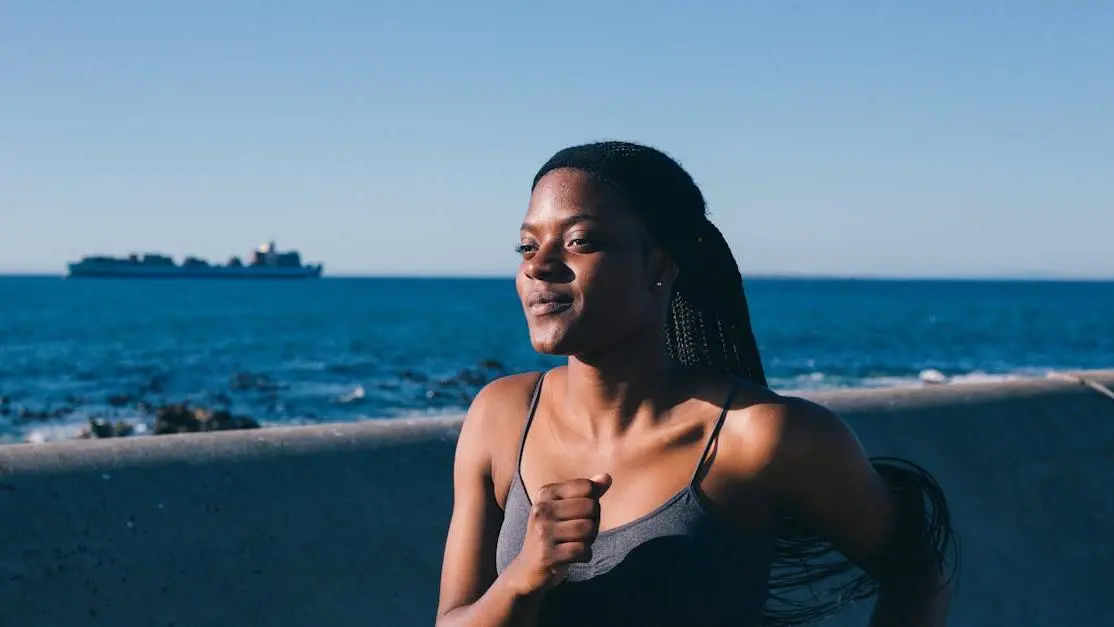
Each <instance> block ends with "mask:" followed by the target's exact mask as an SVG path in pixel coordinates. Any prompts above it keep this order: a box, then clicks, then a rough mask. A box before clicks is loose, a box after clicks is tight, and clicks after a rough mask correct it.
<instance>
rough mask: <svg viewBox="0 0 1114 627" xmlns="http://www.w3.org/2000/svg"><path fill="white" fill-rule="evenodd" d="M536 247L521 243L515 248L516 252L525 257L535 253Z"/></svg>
mask: <svg viewBox="0 0 1114 627" xmlns="http://www.w3.org/2000/svg"><path fill="white" fill-rule="evenodd" d="M534 248H535V246H534V245H533V244H527V243H525V242H524V243H521V244H519V245H517V246H515V247H514V252H516V253H518V254H520V255H525V254H526V253H529V252H533V251H534Z"/></svg>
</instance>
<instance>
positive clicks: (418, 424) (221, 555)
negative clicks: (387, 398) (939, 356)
mask: <svg viewBox="0 0 1114 627" xmlns="http://www.w3.org/2000/svg"><path fill="white" fill-rule="evenodd" d="M1088 376H1091V377H1092V378H1094V379H1095V380H1098V381H1101V382H1103V383H1106V384H1108V385H1114V372H1104V373H1088ZM810 398H813V399H814V400H816V401H819V402H821V403H823V404H825V405H827V406H829V407H831V408H833V409H835V410H836V411H838V412H840V413H841V414H842V415H843V416H845V417H846V418H847V419H848V421H849V422H850V423H851V424H852V425H853V426H854V427H855V428H856V430H857V431H858V432H859V434H860V436H861V438H862V439H863V441H864V443H865V444H866V446H867V447H868V450H869V451H870V452H871V454H875V455H883V454H894V455H903V456H908V457H910V458H912V459H914V460H915V461H917V462H919V463H921V464H922V465H925V466H927V467H928V468H929V469H930V470H932V471H933V472H934V473H935V474H936V475H937V477H938V478H939V479H940V481H941V482H942V483H943V484H944V486H945V488H946V489H947V491H948V494H949V497H950V500H951V503H952V506H953V508H954V516H955V519H956V523H957V525H958V527H959V530H960V532H961V533H962V535H963V541H964V564H963V566H964V569H963V572H962V576H961V579H960V589H959V592H958V596H957V599H956V603H955V606H954V611H953V620H952V622H951V624H953V625H961V626H972V627H973V626H976V625H978V626H982V625H1072V626H1073V627H1083V626H1087V625H1100V624H1110V621H1111V620H1112V618H1111V613H1110V612H1108V611H1107V610H1106V608H1107V607H1109V604H1108V599H1109V598H1110V597H1112V596H1114V583H1112V581H1114V580H1112V579H1111V576H1110V575H1111V572H1112V571H1111V568H1112V565H1114V487H1112V484H1114V400H1112V399H1110V398H1107V397H1104V396H1102V395H1101V394H1099V393H1097V392H1096V391H1094V390H1093V389H1090V388H1087V387H1085V386H1083V385H1080V384H1078V383H1071V382H1065V381H1054V380H1034V381H1025V382H1016V383H998V384H978V385H974V384H971V385H952V386H941V387H928V388H922V389H909V390H876V391H862V390H853V391H843V392H837V393H825V394H815V395H810ZM457 427H458V424H457V422H456V421H454V420H420V421H417V420H416V421H405V422H382V423H362V424H353V425H343V426H321V427H302V428H288V429H278V428H273V429H266V430H262V431H246V432H233V433H222V434H203V435H182V436H160V437H145V438H133V439H125V440H115V441H113V440H102V441H82V442H67V443H58V444H40V445H14V446H7V447H0V625H2V626H4V627H7V626H18V627H40V626H41V627H47V626H49V627H57V626H60V625H66V626H74V627H77V626H81V625H108V626H112V627H129V626H131V625H136V626H148V625H157V626H170V625H175V626H178V627H195V626H225V625H227V626H229V627H249V626H253V625H267V626H269V627H274V626H286V625H291V626H294V625H297V626H302V625H323V626H324V625H328V626H330V627H342V626H343V627H346V626H352V627H355V626H361V627H365V626H369V625H430V624H432V622H433V613H434V608H435V603H436V594H437V585H438V574H439V566H440V558H441V545H442V542H443V538H444V532H445V527H446V523H447V517H448V513H449V507H450V501H451V492H450V473H451V458H452V451H453V445H454V437H455V435H456V430H457ZM866 609H867V608H865V607H864V608H856V610H855V611H852V612H851V613H850V615H848V616H845V617H842V618H840V619H837V620H835V621H832V622H830V623H826V624H829V625H850V624H858V625H865V624H866V623H865V619H863V618H862V615H863V611H865V610H866ZM856 614H857V615H856Z"/></svg>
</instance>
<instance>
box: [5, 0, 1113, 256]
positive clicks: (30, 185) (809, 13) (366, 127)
mask: <svg viewBox="0 0 1114 627" xmlns="http://www.w3.org/2000/svg"><path fill="white" fill-rule="evenodd" d="M681 7H682V3H680V2H669V3H665V2H658V3H648V2H635V1H626V2H606V1H604V0H600V1H599V2H585V1H579V0H577V1H568V0H567V1H563V2H547V3H527V2H511V1H506V2H483V1H478V2H449V1H442V2H422V1H420V0H398V1H392V2H372V1H370V0H366V1H358V0H352V1H350V2H329V1H317V2H292V1H281V2H280V1H277V0H258V1H253V2H247V1H240V2H225V1H215V0H210V1H200V0H193V1H188V2H187V1H179V2H124V1H122V0H121V1H117V2H106V1H96V2H95V1H83V2H62V1H59V2H36V1H33V0H28V1H24V2H5V3H3V4H0V270H3V271H9V272H11V271H15V272H29V271H30V272H52V273H55V272H56V273H61V272H63V270H64V264H65V262H66V261H67V260H69V259H74V258H77V257H79V256H81V255H82V254H86V253H107V254H126V253H128V252H132V251H135V252H144V251H162V252H167V253H173V254H175V255H179V256H180V255H183V254H187V253H190V254H199V255H204V256H208V257H210V258H215V259H220V260H224V259H226V258H227V257H228V256H229V255H231V254H244V253H246V252H248V251H249V250H250V249H251V248H253V247H254V246H255V245H257V244H259V243H262V242H263V241H266V240H267V239H270V238H274V239H277V240H278V243H279V245H280V246H281V247H284V248H286V247H295V248H298V249H300V250H301V251H302V253H303V255H304V256H305V257H307V258H309V259H311V260H318V259H319V260H323V261H324V262H325V263H326V269H327V271H336V272H345V273H369V274H380V273H390V274H397V273H406V274H410V273H434V274H486V275H491V274H508V273H510V272H512V271H513V269H514V267H515V264H516V258H515V255H514V253H513V250H512V249H513V246H514V244H515V243H516V240H515V238H516V234H517V233H516V232H517V226H518V224H519V222H520V218H521V215H522V212H523V211H524V209H525V206H526V202H527V199H528V193H529V189H528V188H529V182H530V178H531V176H532V175H533V172H534V171H535V169H536V168H537V167H538V166H539V165H540V164H541V163H542V162H544V160H545V159H546V158H548V156H549V155H550V154H551V153H552V152H554V151H555V150H557V149H558V148H561V147H562V146H565V145H569V144H572V143H578V142H581V141H585V140H593V139H604V138H618V139H628V140H635V141H642V142H647V143H650V144H653V145H656V146H658V147H660V148H662V149H664V150H666V151H667V152H669V153H671V154H673V155H674V156H675V157H677V158H678V159H679V160H681V161H682V163H683V164H684V165H685V166H686V167H687V168H688V169H689V170H690V171H691V172H692V174H693V175H694V177H695V178H696V180H697V182H698V183H699V184H700V185H701V186H702V187H703V189H704V192H705V195H706V197H707V198H708V201H709V205H710V208H711V210H712V212H713V219H714V220H715V221H716V222H717V223H718V224H719V225H720V226H721V228H722V229H723V231H724V233H725V235H726V236H727V239H728V241H729V242H731V243H732V245H733V247H734V249H735V250H736V254H737V256H738V257H739V259H740V264H741V265H742V267H743V271H744V274H767V273H808V274H835V275H863V274H872V275H877V274H883V275H947V276H969V275H1002V274H1019V273H1029V272H1040V273H1051V274H1056V275H1075V276H1077V275H1088V276H1095V275H1101V276H1114V3H1110V2H1098V1H1086V2H1085V1H1071V0H1059V1H1055V2H1053V1H1048V0H1041V1H1035V0H1014V1H1008V2H1007V1H1005V0H998V1H989V0H988V1H970V0H969V1H962V2H960V1H952V2H912V1H903V2H897V1H894V2H886V1H882V0H877V1H873V2H858V1H839V2H837V1H821V0H815V1H807V2H806V1H803V0H798V1H788V0H787V1H773V0H770V1H764V2H742V1H741V0H737V1H718V0H717V1H702V2H692V3H688V6H687V7H686V8H681Z"/></svg>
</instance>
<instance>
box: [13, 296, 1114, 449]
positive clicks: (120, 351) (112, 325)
mask: <svg viewBox="0 0 1114 627" xmlns="http://www.w3.org/2000/svg"><path fill="white" fill-rule="evenodd" d="M747 293H748V298H749V300H750V305H751V312H752V317H753V323H754V327H755V333H756V335H757V337H758V342H759V345H760V349H761V351H762V354H763V358H764V361H765V364H766V369H767V373H768V376H769V377H770V380H771V384H772V387H774V388H778V389H815V388H829V387H845V386H896V385H918V384H919V383H918V381H919V377H920V376H921V375H922V373H924V372H925V371H928V370H937V371H939V372H941V373H943V374H944V375H947V376H949V377H958V378H979V377H1013V376H1019V375H1027V374H1041V373H1044V372H1045V371H1047V370H1051V369H1071V368H1101V367H1110V366H1111V365H1114V334H1112V333H1111V332H1110V331H1111V320H1112V319H1114V316H1112V314H1114V283H1101V282H1093V283H1087V282H1037V281H1033V282H1025V281H999V282H993V281H882V280H804V279H800V280H781V279H754V280H749V281H748V282H747ZM555 363H557V362H556V360H554V359H553V358H547V357H542V356H539V355H537V354H535V353H534V352H533V351H532V349H531V348H530V345H529V343H528V340H527V336H526V330H525V323H524V321H523V319H522V313H521V309H520V307H519V304H518V301H517V298H516V296H515V293H514V286H513V282H512V281H511V280H509V279H498V280H497V279H482V280H481V279H389V278H378V279H342V278H335V279H332V278H330V279H322V280H318V281H303V282H268V281H258V282H253V281H230V282H221V281H208V282H206V281H183V280H171V281H158V280H138V281H129V280H65V279H62V278H48V277H36V278H32V277H23V278H20V277H10V278H0V397H2V399H0V409H2V411H0V442H14V441H24V440H32V441H35V440H44V439H56V438H65V437H74V436H75V435H76V434H77V433H78V432H79V431H80V429H81V428H82V427H84V426H85V425H87V423H88V419H89V418H90V417H107V418H125V419H129V420H135V421H137V422H138V423H140V424H149V421H150V416H149V415H148V414H147V413H145V411H144V410H143V405H142V404H143V403H146V404H147V405H150V406H154V405H158V404H162V403H167V402H176V401H183V400H190V401H192V402H194V403H196V404H200V405H205V406H228V407H230V408H231V409H233V410H234V411H236V412H238V413H243V414H248V415H250V416H253V417H254V418H256V419H258V420H259V421H261V422H262V423H263V424H264V425H270V424H284V423H286V424H291V423H296V424H305V423H314V422H325V421H352V420H363V419H374V418H381V417H389V416H403V415H407V416H411V415H435V414H441V413H459V412H461V411H463V410H464V409H465V407H466V406H467V403H468V401H469V399H470V398H471V395H472V394H474V393H475V391H476V389H478V386H480V385H482V383H483V382H484V381H486V380H487V379H489V378H490V377H492V376H496V375H498V374H499V373H501V372H504V371H520V370H525V369H536V368H541V367H545V366H548V365H552V364H555ZM44 415H46V416H48V417H44Z"/></svg>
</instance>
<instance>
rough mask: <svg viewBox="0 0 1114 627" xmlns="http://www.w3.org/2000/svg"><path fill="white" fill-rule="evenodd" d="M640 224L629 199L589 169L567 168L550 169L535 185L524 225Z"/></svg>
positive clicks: (621, 225) (620, 225) (618, 225)
mask: <svg viewBox="0 0 1114 627" xmlns="http://www.w3.org/2000/svg"><path fill="white" fill-rule="evenodd" d="M585 223H595V224H603V225H614V226H617V227H623V226H630V225H632V224H633V223H639V220H638V216H637V215H635V213H634V212H633V211H631V209H630V207H629V205H628V203H627V202H626V199H625V198H624V197H623V196H622V194H620V193H619V192H618V191H617V190H615V189H614V188H613V187H611V186H610V185H608V184H606V183H604V182H602V181H600V180H599V179H597V178H595V177H594V176H592V175H591V174H589V173H588V172H584V171H582V170H573V169H569V168H563V169H559V170H553V171H552V172H549V173H548V174H546V175H545V176H544V177H542V178H541V180H539V181H538V184H537V185H536V186H535V187H534V191H533V193H532V194H531V195H530V206H529V207H528V208H527V211H526V219H525V220H524V223H523V226H524V227H526V226H527V225H530V226H540V225H543V224H544V225H549V224H554V225H556V224H566V225H572V224H585Z"/></svg>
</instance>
